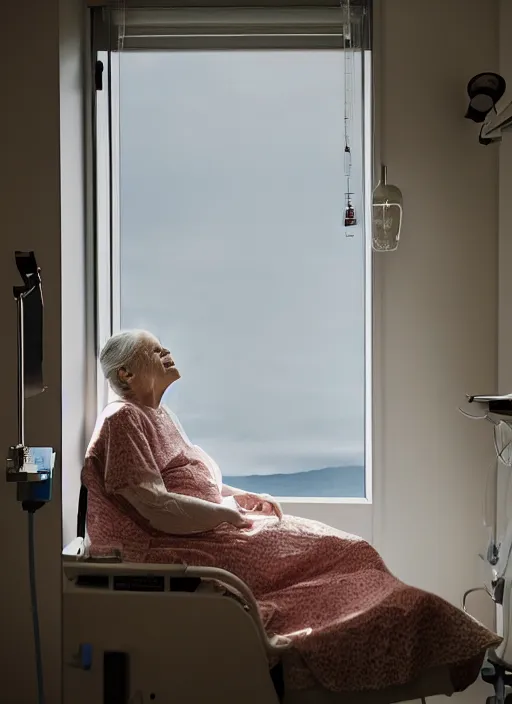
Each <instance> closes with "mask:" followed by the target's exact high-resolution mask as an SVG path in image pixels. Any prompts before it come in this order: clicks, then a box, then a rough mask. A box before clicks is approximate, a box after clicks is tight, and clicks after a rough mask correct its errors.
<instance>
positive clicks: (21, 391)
mask: <svg viewBox="0 0 512 704" xmlns="http://www.w3.org/2000/svg"><path fill="white" fill-rule="evenodd" d="M15 260H16V266H17V267H18V271H19V273H20V275H21V278H22V280H23V284H22V285H21V286H14V287H13V294H14V298H15V300H16V307H17V328H18V408H17V418H18V438H17V443H16V444H14V445H11V447H10V448H9V450H8V455H7V460H6V479H7V481H8V482H10V483H13V484H16V490H17V499H18V501H20V502H21V505H22V508H23V510H24V511H26V512H27V513H28V558H29V576H30V595H31V601H32V618H33V629H34V643H35V656H36V673H37V693H38V704H44V687H43V666H42V655H41V643H40V636H39V618H38V612H37V589H36V578H35V550H34V513H35V512H36V511H37V510H38V509H40V508H41V507H42V506H44V505H45V504H46V503H47V502H48V501H50V499H51V497H52V474H53V467H54V462H55V453H54V451H53V448H51V447H31V446H28V445H27V444H26V438H25V400H26V399H27V398H30V397H32V396H36V395H37V394H40V393H42V392H43V391H44V385H43V292H42V283H41V270H40V269H39V267H38V266H37V262H36V258H35V256H34V252H19V251H17V252H15Z"/></svg>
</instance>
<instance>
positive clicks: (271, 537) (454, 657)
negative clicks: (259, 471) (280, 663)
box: [82, 402, 499, 691]
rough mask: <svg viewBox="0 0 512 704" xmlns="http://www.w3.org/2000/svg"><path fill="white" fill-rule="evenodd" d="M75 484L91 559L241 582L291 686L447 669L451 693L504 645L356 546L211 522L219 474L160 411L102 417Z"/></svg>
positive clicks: (336, 535)
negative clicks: (278, 640) (83, 496)
mask: <svg viewBox="0 0 512 704" xmlns="http://www.w3.org/2000/svg"><path fill="white" fill-rule="evenodd" d="M82 479H83V482H84V484H85V485H86V486H87V488H88V517H87V528H88V536H89V540H90V551H91V553H92V554H93V555H94V554H98V555H100V554H104V553H105V552H109V551H112V549H114V548H115V549H117V550H119V551H121V553H122V555H123V558H124V559H125V560H126V561H131V562H149V563H162V562H165V563H186V564H188V565H202V566H212V567H218V568H222V569H225V570H228V571H230V572H232V573H234V574H236V575H237V576H238V577H240V578H241V579H242V580H244V582H246V584H247V585H248V587H249V588H250V589H251V591H252V592H253V594H254V596H255V598H256V599H257V601H258V604H259V606H260V612H261V615H262V618H263V622H264V625H265V628H266V631H267V633H268V634H269V635H281V636H286V635H287V636H290V637H291V638H292V641H293V648H292V649H291V650H290V652H289V653H288V654H287V655H286V656H285V658H284V664H285V681H286V684H287V686H289V687H292V688H299V689H300V688H306V687H312V686H321V687H324V688H326V689H328V690H331V691H359V690H369V689H373V690H375V689H381V688H385V687H389V686H393V685H400V684H405V683H407V682H409V681H411V680H412V679H414V678H415V677H417V676H418V675H419V674H421V673H422V672H424V671H426V670H427V669H430V668H434V667H439V666H446V665H448V666H450V668H451V676H452V681H453V683H454V686H455V689H464V688H465V687H467V686H468V685H469V684H470V683H471V682H472V681H473V680H474V679H475V678H476V677H477V676H478V671H479V667H480V664H481V662H482V659H483V657H484V654H485V651H486V649H487V648H489V647H491V646H493V645H496V644H497V643H498V642H499V638H498V637H497V636H495V635H494V634H492V633H491V632H490V631H488V630H487V629H486V628H484V627H483V626H481V625H480V624H479V623H477V622H476V621H475V620H473V619H472V618H470V617H469V616H467V615H465V614H464V613H463V612H462V611H461V610H460V609H457V608H455V607H454V606H452V605H450V604H448V603H447V602H445V601H444V600H442V599H441V598H439V597H437V596H434V595H433V594H429V593H427V592H424V591H421V590H419V589H416V588H413V587H409V586H407V585H405V584H403V583H402V582H401V581H400V580H398V579H397V578H395V577H394V576H393V575H392V574H391V573H390V572H389V571H388V569H387V568H386V566H385V565H384V563H383V561H382V559H381V557H380V556H379V554H378V553H377V552H376V551H375V550H374V549H373V548H372V547H371V546H370V545H369V544H368V543H367V542H366V541H364V540H362V539H360V538H357V537H355V536H352V535H348V534H346V533H343V532H341V531H338V530H335V529H333V528H330V527H328V526H326V525H324V524H322V523H318V522H315V521H310V520H306V519H302V518H296V517H293V516H287V515H285V516H284V517H283V518H282V520H279V519H278V518H277V517H276V516H272V515H271V516H267V517H261V518H260V520H257V521H256V522H255V523H254V525H253V526H252V527H251V528H249V529H241V528H237V527H235V526H234V525H231V524H229V523H226V522H221V523H220V525H217V524H218V523H219V522H220V521H221V520H222V517H223V511H225V509H226V508H228V509H229V508H230V507H232V506H233V499H232V498H230V499H225V498H224V497H223V496H222V494H221V489H222V475H221V472H220V470H219V468H218V466H217V465H216V463H215V462H214V461H213V460H212V459H211V458H210V457H209V456H208V455H207V454H206V453H205V452H204V451H203V450H201V449H200V448H199V447H197V446H195V445H193V444H192V443H191V442H190V441H189V440H188V438H187V436H186V435H185V433H184V432H183V430H182V428H181V426H180V424H179V422H178V421H177V419H176V418H174V417H173V416H172V414H170V413H168V412H167V410H166V409H165V408H163V407H160V408H158V409H151V408H148V407H143V406H138V405H135V404H132V403H121V402H119V403H116V404H111V405H110V406H108V407H107V409H106V410H105V411H104V413H103V415H102V416H101V417H100V419H99V421H98V424H97V427H96V430H95V433H94V436H93V438H92V440H91V443H90V445H89V448H88V451H87V455H86V460H85V464H84V469H83V472H82ZM206 502H208V503H206ZM227 502H229V503H230V506H226V503H227Z"/></svg>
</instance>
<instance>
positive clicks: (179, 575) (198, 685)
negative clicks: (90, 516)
mask: <svg viewBox="0 0 512 704" xmlns="http://www.w3.org/2000/svg"><path fill="white" fill-rule="evenodd" d="M86 514H87V489H86V488H85V487H84V486H82V488H81V491H80V500H79V511H78V521H77V538H76V539H75V540H73V541H72V542H71V543H70V544H69V545H67V546H66V547H65V549H64V550H63V553H62V572H63V581H64V583H63V623H64V633H63V669H64V671H63V688H64V703H65V704H68V702H69V704H90V702H93V701H94V702H98V703H100V702H103V704H146V703H147V702H152V701H154V702H156V704H159V703H162V702H163V703H165V704H170V703H171V702H179V704H198V703H200V702H207V701H208V702H212V703H213V704H215V703H216V702H219V703H222V704H231V703H233V704H235V703H236V704H240V703H241V702H243V704H279V702H285V703H286V704H339V703H341V702H343V704H392V703H393V702H400V701H408V700H412V699H425V698H426V697H430V696H434V695H438V694H445V695H451V694H452V693H453V691H454V687H453V684H452V682H451V679H450V675H449V671H448V668H444V667H443V668H437V669H434V670H430V671H427V672H424V673H423V674H422V675H421V676H420V677H418V678H417V679H415V680H414V681H411V682H408V683H407V684H406V685H404V686H400V687H392V688H388V689H384V690H381V691H366V692H364V691H363V692H357V693H354V692H339V693H332V692H328V691H325V690H322V689H309V690H304V691H302V690H301V691H287V690H286V689H285V687H284V678H283V664H284V663H285V662H286V658H287V656H288V653H289V645H288V644H287V643H286V642H283V643H280V642H279V641H275V640H272V639H269V637H268V636H267V634H266V633H265V630H264V628H263V624H262V621H261V619H260V616H259V613H258V607H257V604H256V601H255V599H254V597H253V595H252V594H251V592H250V590H249V589H248V587H247V586H246V585H245V584H244V583H243V582H242V581H241V580H240V579H238V578H237V577H236V576H235V575H233V574H230V573H229V572H225V571H223V570H218V569H213V568H210V567H187V566H185V565H171V564H170V565H162V564H155V565H152V564H135V563H127V562H123V561H122V560H121V557H120V555H118V554H115V552H112V554H110V555H109V554H107V555H105V556H103V557H101V558H96V559H92V558H90V557H89V556H88V554H87V535H86V533H87V531H86Z"/></svg>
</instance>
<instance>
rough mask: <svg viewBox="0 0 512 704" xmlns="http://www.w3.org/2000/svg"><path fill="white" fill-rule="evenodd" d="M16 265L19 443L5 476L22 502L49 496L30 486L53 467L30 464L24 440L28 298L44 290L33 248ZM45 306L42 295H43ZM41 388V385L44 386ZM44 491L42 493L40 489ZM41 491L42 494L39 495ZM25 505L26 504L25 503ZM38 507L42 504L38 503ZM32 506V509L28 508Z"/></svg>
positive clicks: (46, 476) (19, 254)
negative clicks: (19, 282) (40, 468)
mask: <svg viewBox="0 0 512 704" xmlns="http://www.w3.org/2000/svg"><path fill="white" fill-rule="evenodd" d="M15 257H16V265H17V267H18V270H19V272H20V274H21V277H22V279H23V285H22V286H13V294H14V298H15V300H16V313H17V346H18V350H17V352H18V374H17V375H18V391H17V394H18V443H17V444H16V445H12V446H11V447H10V448H9V451H8V456H7V461H6V479H7V481H8V482H15V483H16V484H17V498H18V501H21V502H23V503H25V502H32V509H34V506H33V504H34V502H37V503H39V502H41V501H42V502H43V503H45V502H46V501H48V500H49V498H46V493H47V492H46V491H45V489H46V486H45V487H44V489H43V486H41V487H40V490H39V491H38V490H37V489H36V487H33V488H31V487H30V485H33V484H35V483H38V484H41V483H42V482H47V483H48V485H50V484H51V470H50V469H48V471H44V470H43V471H38V469H37V466H35V465H33V464H32V465H31V464H30V462H29V460H30V456H29V448H27V446H26V444H25V395H26V388H25V387H26V384H25V381H26V380H25V300H26V299H27V298H28V297H29V296H32V295H37V294H40V291H41V270H40V269H39V267H38V266H37V262H36V259H35V256H34V253H33V252H16V253H15ZM41 307H42V298H41ZM41 390H42V389H41ZM41 491H42V493H41ZM38 494H40V495H39V496H38ZM24 508H27V507H26V506H24ZM37 508H39V506H37ZM29 510H30V509H29Z"/></svg>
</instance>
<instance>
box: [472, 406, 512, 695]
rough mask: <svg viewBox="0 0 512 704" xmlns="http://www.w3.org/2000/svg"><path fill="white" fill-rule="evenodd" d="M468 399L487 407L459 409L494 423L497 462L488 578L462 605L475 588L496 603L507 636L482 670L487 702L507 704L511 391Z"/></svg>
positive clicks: (511, 658) (511, 667)
mask: <svg viewBox="0 0 512 704" xmlns="http://www.w3.org/2000/svg"><path fill="white" fill-rule="evenodd" d="M467 400H468V402H469V403H474V404H477V405H478V406H480V407H481V408H483V412H482V413H480V414H475V415H472V414H470V413H467V412H466V411H464V410H462V409H459V410H460V411H461V412H462V413H463V415H464V416H465V417H467V418H470V419H472V420H487V421H488V422H489V423H491V425H492V426H493V434H494V448H495V453H496V461H495V463H494V466H493V467H492V468H491V469H492V470H493V471H492V472H490V474H489V475H488V481H487V488H486V496H485V504H486V505H485V510H484V525H485V526H486V527H487V528H488V530H489V533H490V535H489V542H488V546H487V550H486V552H485V554H483V555H481V558H482V559H483V560H484V562H485V563H486V564H487V566H488V573H487V578H486V580H485V583H484V585H483V586H480V587H477V588H474V589H469V590H468V591H467V592H466V594H465V595H464V602H463V607H464V610H466V601H467V597H468V596H469V594H471V593H472V592H475V591H485V592H486V593H487V594H488V595H489V596H490V598H491V599H492V600H493V602H494V604H495V608H496V629H495V630H496V632H497V633H498V635H500V636H501V637H502V638H503V641H502V642H501V643H500V645H499V646H498V647H497V648H496V649H495V650H493V651H490V652H489V653H488V657H487V662H486V665H485V666H484V668H483V669H482V673H481V674H482V679H483V680H484V681H485V682H487V683H488V684H491V685H493V687H494V690H495V694H494V696H493V697H489V698H488V699H487V704H504V702H505V700H506V699H508V696H507V691H506V687H511V686H512V516H509V515H508V505H509V504H510V503H511V502H510V501H509V491H510V488H511V481H510V480H511V474H512V394H507V395H504V396H496V395H481V396H470V395H468V396H467ZM490 504H493V506H492V507H491V506H490Z"/></svg>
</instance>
